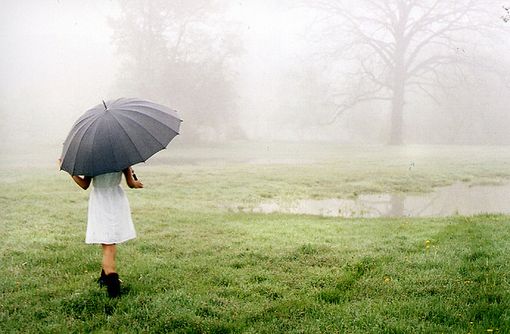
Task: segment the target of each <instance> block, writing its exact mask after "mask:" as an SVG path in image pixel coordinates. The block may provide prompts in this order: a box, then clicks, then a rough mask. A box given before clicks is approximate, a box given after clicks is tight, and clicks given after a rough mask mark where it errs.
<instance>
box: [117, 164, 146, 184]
mask: <svg viewBox="0 0 510 334" xmlns="http://www.w3.org/2000/svg"><path fill="white" fill-rule="evenodd" d="M122 172H123V173H124V176H125V177H126V183H127V185H128V187H129V188H135V189H137V188H143V183H142V182H140V180H135V178H134V177H133V169H132V168H131V167H128V168H126V169H124V170H123V171H122Z"/></svg>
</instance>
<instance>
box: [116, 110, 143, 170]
mask: <svg viewBox="0 0 510 334" xmlns="http://www.w3.org/2000/svg"><path fill="white" fill-rule="evenodd" d="M111 115H112V116H113V118H115V120H116V121H117V124H119V126H120V128H121V129H122V131H124V133H125V134H126V137H128V138H129V141H130V142H131V144H133V147H134V148H135V150H136V153H138V156H139V157H140V159H142V160H143V156H142V154H141V153H140V151H139V150H138V147H137V146H136V144H135V142H134V141H133V139H131V137H130V136H129V134H128V133H127V131H126V129H124V127H123V126H122V124H121V123H120V122H119V119H118V118H117V116H115V114H114V113H112V114H111Z"/></svg>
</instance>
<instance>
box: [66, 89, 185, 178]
mask: <svg viewBox="0 0 510 334" xmlns="http://www.w3.org/2000/svg"><path fill="white" fill-rule="evenodd" d="M181 122H182V120H181V119H180V118H179V117H178V116H177V113H176V111H175V110H172V109H169V108H167V107H165V106H162V105H159V104H156V103H153V102H150V101H146V100H140V99H128V98H120V99H117V100H110V101H108V102H104V101H103V103H102V104H98V105H97V106H95V107H94V108H92V109H89V110H88V111H86V112H85V113H84V114H83V115H82V116H81V117H80V118H79V119H78V120H77V121H76V123H74V125H73V127H72V129H71V131H70V132H69V134H68V136H67V139H66V140H65V142H64V148H63V150H62V156H61V166H60V169H62V170H65V171H66V172H68V173H69V174H71V175H85V176H96V175H99V174H105V173H111V172H116V171H122V170H123V169H125V168H127V167H129V166H131V165H134V164H136V163H139V162H143V161H145V160H147V159H148V158H149V157H150V156H152V155H153V154H155V153H156V152H158V151H160V150H162V149H164V148H165V147H166V146H167V145H168V143H170V141H171V140H172V139H173V138H174V137H175V136H177V135H178V134H179V127H180V125H181Z"/></svg>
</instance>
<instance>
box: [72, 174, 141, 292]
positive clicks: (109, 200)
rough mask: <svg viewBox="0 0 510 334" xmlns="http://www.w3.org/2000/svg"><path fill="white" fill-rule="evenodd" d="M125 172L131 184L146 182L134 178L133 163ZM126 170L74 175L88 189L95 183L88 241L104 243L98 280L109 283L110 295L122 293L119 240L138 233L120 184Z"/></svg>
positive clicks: (86, 241) (89, 242) (87, 233)
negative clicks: (118, 252) (119, 269)
mask: <svg viewBox="0 0 510 334" xmlns="http://www.w3.org/2000/svg"><path fill="white" fill-rule="evenodd" d="M122 173H123V174H124V177H125V179H126V183H127V185H128V187H129V188H135V189H138V188H143V184H142V182H140V181H139V180H135V179H134V177H133V175H134V173H133V170H132V168H131V167H128V168H126V169H124V170H123V171H122ZM122 173H121V172H114V173H107V174H101V175H97V176H95V177H93V178H91V177H88V176H78V175H73V176H72V178H73V180H74V181H75V182H76V184H78V185H79V186H80V187H81V188H83V189H84V190H87V188H88V187H89V186H90V184H91V183H92V184H93V185H94V189H93V190H92V192H91V193H90V197H89V208H88V221H87V232H86V237H85V243H87V244H101V246H102V250H103V260H102V270H101V276H100V278H99V280H98V282H99V285H100V286H106V289H107V291H108V295H109V296H110V297H118V296H119V295H120V281H119V275H118V274H117V272H116V270H115V255H116V253H117V248H116V244H118V243H122V242H125V241H128V240H131V239H134V238H135V237H136V231H135V228H134V226H133V221H132V219H131V209H130V207H129V202H128V199H127V197H126V195H125V193H124V191H123V190H122V188H121V187H120V185H119V184H120V181H121V178H122Z"/></svg>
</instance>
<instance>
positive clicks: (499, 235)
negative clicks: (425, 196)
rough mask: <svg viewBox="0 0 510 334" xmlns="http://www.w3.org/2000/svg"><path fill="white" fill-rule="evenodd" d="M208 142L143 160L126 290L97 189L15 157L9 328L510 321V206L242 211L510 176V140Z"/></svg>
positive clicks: (460, 327)
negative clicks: (107, 251)
mask: <svg viewBox="0 0 510 334" xmlns="http://www.w3.org/2000/svg"><path fill="white" fill-rule="evenodd" d="M203 151H204V152H205V151H206V150H205V149H203ZM284 151H288V149H286V150H284ZM226 152H229V151H228V150H227V151H226ZM230 152H232V151H230ZM182 154H184V153H182ZM239 154H240V153H238V155H239ZM243 154H244V153H243ZM205 156H206V158H209V159H205V160H207V161H206V162H193V164H191V162H190V163H186V164H183V165H176V164H175V163H174V162H173V161H164V160H165V156H163V158H161V160H159V163H162V162H170V163H172V165H170V166H165V165H157V164H156V165H153V166H141V167H138V168H137V173H138V174H139V176H140V178H142V179H143V181H144V183H145V185H146V188H145V189H143V190H126V193H127V194H128V197H129V199H130V203H131V207H132V210H133V219H134V221H135V225H136V227H137V231H138V235H139V237H138V239H136V240H134V241H131V242H128V243H125V244H122V245H120V246H119V250H118V271H119V273H120V276H121V279H122V280H123V281H124V283H123V289H124V295H123V296H122V297H121V298H119V299H116V300H110V299H109V298H108V297H107V296H106V292H105V291H104V290H101V289H100V288H99V287H98V286H97V284H96V283H95V280H96V279H97V277H98V275H99V271H100V264H99V262H100V257H101V253H100V248H99V247H98V246H90V245H85V244H84V242H83V240H84V234H85V225H86V210H87V196H88V192H84V191H81V190H79V189H78V187H77V186H76V185H74V184H73V183H72V181H71V180H70V178H69V176H67V175H66V174H65V173H63V172H56V171H54V170H50V169H47V168H36V169H31V170H28V169H23V168H21V170H23V171H25V173H19V172H20V168H16V169H15V168H13V167H4V168H3V169H2V175H3V178H2V180H1V181H0V204H1V205H2V208H3V210H2V211H1V213H0V293H1V296H0V332H2V333H4V332H5V333H11V332H20V333H21V332H23V333H33V332H45V333H63V332H80V333H81V332H97V333H108V332H112V333H113V332H121V333H125V332H177V333H197V332H198V333H200V332H203V333H230V332H236V333H436V332H437V333H441V332H443V333H487V332H488V330H492V331H493V332H500V333H505V332H509V331H510V286H509V284H510V277H509V273H510V249H509V248H510V243H509V242H508V240H510V226H509V223H510V217H508V216H503V215H479V216H474V217H461V216H454V217H448V218H420V219H417V218H416V219H414V218H413V219H407V218H395V219H391V218H380V219H340V218H324V217H315V216H299V215H284V214H270V215H264V214H253V213H242V212H235V211H232V210H231V208H233V207H247V208H249V207H255V206H256V205H257V204H258V203H259V202H261V201H265V200H267V199H271V200H276V201H291V200H293V199H298V198H330V197H353V196H356V194H360V193H365V192H387V191H396V192H423V191H429V190H430V189H432V188H433V187H435V186H440V185H447V184H450V183H454V182H459V181H463V180H464V181H469V182H472V183H500V182H504V181H505V180H506V179H507V178H508V177H509V176H510V168H509V165H508V163H507V162H506V161H510V160H508V158H509V157H510V150H508V149H506V148H493V149H486V148H463V149H462V150H458V149H454V148H443V147H436V148H425V147H423V148H418V149H414V150H412V151H409V150H408V149H407V150H406V149H404V148H389V149H383V148H372V149H368V150H365V151H364V152H360V151H357V150H355V149H354V148H347V149H344V150H338V151H333V150H329V151H328V150H326V149H324V150H323V151H320V150H318V153H317V152H315V156H314V157H313V158H314V160H316V161H315V162H314V163H308V162H296V163H293V164H288V163H284V164H282V163H278V162H277V161H274V162H272V163H267V162H266V163H264V164H250V163H246V162H244V161H243V159H240V158H239V159H231V160H230V161H228V162H222V161H223V160H222V159H223V158H224V157H222V155H221V153H220V152H218V151H214V152H212V153H210V154H209V156H207V154H205ZM304 156H306V154H304V153H303V154H302V155H301V156H299V154H298V159H302V158H303V157H304ZM348 158H349V159H348ZM190 159H191V158H190ZM409 161H413V162H414V163H415V165H414V168H413V169H412V170H409ZM489 332H490V331H489Z"/></svg>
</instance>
